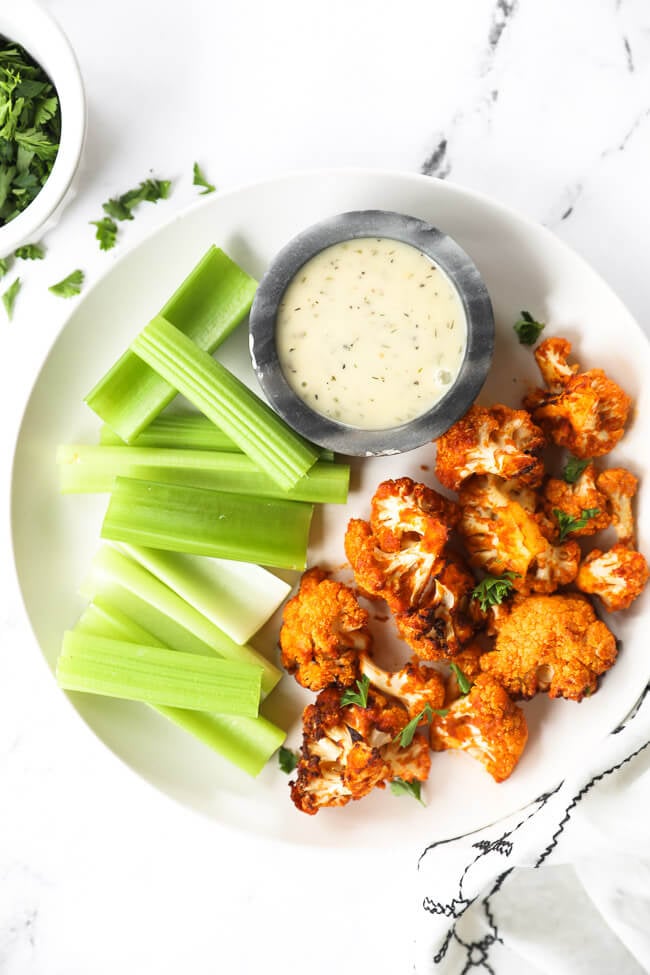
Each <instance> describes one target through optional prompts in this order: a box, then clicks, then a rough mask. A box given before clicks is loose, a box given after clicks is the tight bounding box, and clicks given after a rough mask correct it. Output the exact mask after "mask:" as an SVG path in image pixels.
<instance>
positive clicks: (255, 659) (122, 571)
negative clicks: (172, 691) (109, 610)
mask: <svg viewBox="0 0 650 975" xmlns="http://www.w3.org/2000/svg"><path fill="white" fill-rule="evenodd" d="M79 591H80V592H81V594H82V595H84V596H86V598H87V599H92V600H93V601H94V602H95V603H100V604H101V600H107V601H108V602H110V603H111V604H112V606H114V607H115V608H116V609H118V610H119V611H121V612H122V613H124V614H125V615H126V616H128V617H129V618H130V619H132V620H133V621H134V622H135V623H137V624H138V625H140V626H141V627H142V628H143V629H145V630H147V631H148V632H149V633H152V634H153V635H154V636H155V637H156V638H157V639H158V640H160V641H161V642H162V643H163V644H164V646H167V647H171V648H173V649H175V650H182V651H184V652H186V653H197V654H204V655H208V656H211V655H212V654H216V655H217V656H219V657H223V658H225V659H227V660H241V661H244V662H247V663H251V664H255V665H256V666H258V667H261V669H262V691H263V693H264V694H268V693H269V691H271V690H272V689H273V688H274V687H275V685H276V684H277V683H278V681H279V680H280V676H281V673H280V671H279V669H278V668H277V667H276V666H275V665H274V664H272V663H271V661H270V660H267V659H266V657H265V656H264V654H262V653H259V652H258V651H257V650H254V649H253V647H250V646H248V645H247V644H243V645H240V644H238V643H235V642H234V640H231V639H230V637H229V636H226V634H225V633H224V632H223V631H222V630H221V629H219V627H218V626H215V624H214V623H213V622H212V621H211V620H209V619H207V618H206V617H205V616H204V615H203V614H202V613H200V612H199V611H198V610H197V609H195V608H194V607H193V606H190V604H189V603H187V602H186V601H185V600H184V599H182V598H181V596H179V595H178V594H177V593H175V592H174V591H173V590H172V589H170V588H169V586H166V585H165V584H164V583H163V582H161V581H160V579H157V578H156V576H154V575H152V574H151V572H149V571H148V570H147V569H145V568H144V566H142V565H140V564H139V563H137V562H134V561H133V560H132V559H131V558H129V557H128V556H127V555H125V554H124V552H121V551H118V550H117V549H116V548H114V547H113V546H110V545H103V546H102V547H101V548H100V549H99V550H98V551H97V552H96V553H95V556H94V558H93V559H92V562H91V564H90V570H89V572H88V574H87V576H86V578H85V579H84V581H83V582H82V584H81V586H80V589H79Z"/></svg>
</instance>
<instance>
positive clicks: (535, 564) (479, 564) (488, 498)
mask: <svg viewBox="0 0 650 975" xmlns="http://www.w3.org/2000/svg"><path fill="white" fill-rule="evenodd" d="M536 505H537V498H536V496H535V494H534V492H533V491H530V490H528V489H525V488H524V489H522V488H521V487H520V486H519V485H518V484H516V482H513V481H503V480H501V478H498V477H494V476H492V475H487V476H485V477H473V478H472V479H471V480H469V481H467V482H466V483H465V484H463V486H462V487H461V489H460V506H461V517H460V522H459V531H460V533H461V535H462V536H463V540H464V542H465V546H466V548H467V551H468V552H469V554H470V561H471V563H472V565H474V566H475V567H476V568H479V569H483V570H484V571H485V572H487V573H489V574H490V575H495V576H500V575H503V573H504V572H512V573H514V576H515V578H514V579H513V587H514V588H515V589H516V590H518V591H520V592H528V591H531V590H532V591H533V592H545V593H549V592H554V591H555V590H556V589H557V588H558V586H561V585H566V584H567V583H569V582H572V581H573V579H575V577H576V574H577V572H578V564H579V561H580V549H579V547H578V545H577V543H576V542H573V541H565V542H563V543H561V544H558V545H553V544H552V543H551V542H550V541H549V540H548V538H547V537H546V535H547V534H549V529H548V525H547V523H546V522H545V520H544V519H543V518H542V517H541V516H540V515H538V514H536V513H535V508H536Z"/></svg>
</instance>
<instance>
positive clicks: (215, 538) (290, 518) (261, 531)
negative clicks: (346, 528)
mask: <svg viewBox="0 0 650 975" xmlns="http://www.w3.org/2000/svg"><path fill="white" fill-rule="evenodd" d="M311 516H312V506H311V505H309V504H305V503H304V502H302V501H285V500H282V499H279V498H254V497H251V496H250V495H247V494H225V493H224V492H222V491H208V490H205V489H203V488H190V487H180V486H177V485H173V484H159V483H157V482H156V481H136V480H134V479H133V478H128V477H117V478H116V479H115V486H114V488H113V492H112V494H111V498H110V501H109V503H108V509H107V511H106V515H105V517H104V522H103V524H102V529H101V536H102V538H107V539H112V540H113V541H116V542H129V543H130V544H132V545H144V546H148V547H150V548H162V549H165V550H167V551H171V552H187V553H191V554H194V555H213V556H216V557H217V558H221V559H235V560H236V561H238V562H256V563H257V564H258V565H267V566H276V567H278V568H281V569H304V568H305V565H306V563H307V543H308V540H309V525H310V521H311Z"/></svg>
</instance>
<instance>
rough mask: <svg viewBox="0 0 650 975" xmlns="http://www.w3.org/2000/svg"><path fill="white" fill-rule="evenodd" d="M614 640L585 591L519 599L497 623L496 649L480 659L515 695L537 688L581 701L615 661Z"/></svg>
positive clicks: (524, 695) (526, 694)
mask: <svg viewBox="0 0 650 975" xmlns="http://www.w3.org/2000/svg"><path fill="white" fill-rule="evenodd" d="M616 652H617V648H616V640H615V639H614V636H613V634H612V633H611V632H610V630H609V629H608V628H607V627H606V626H605V624H604V623H603V622H601V621H600V620H598V619H596V614H595V613H594V610H593V607H592V605H591V603H590V602H589V601H588V600H587V599H586V598H585V597H584V596H582V595H578V594H571V595H569V594H564V593H556V594H555V595H553V596H529V597H528V598H523V597H521V596H517V597H515V601H514V604H513V605H512V607H511V610H510V613H509V614H508V616H505V617H504V618H503V619H502V620H500V621H499V622H498V624H497V638H496V644H495V649H494V650H492V651H490V652H489V653H486V654H484V655H483V656H482V657H481V669H482V671H483V672H484V673H486V674H491V675H492V677H493V678H494V679H495V680H497V681H498V682H499V683H500V684H502V685H503V687H504V688H505V689H506V691H507V692H508V693H509V694H510V696H511V697H513V698H530V697H533V695H535V694H536V693H537V692H538V691H548V693H549V696H550V697H565V698H569V699H570V700H573V701H580V700H582V698H583V697H584V696H585V695H588V694H592V693H593V692H594V691H596V690H597V689H598V677H599V676H600V675H601V674H604V673H605V671H607V670H609V668H610V667H611V666H612V665H613V663H614V661H615V660H616Z"/></svg>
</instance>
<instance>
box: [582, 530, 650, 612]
mask: <svg viewBox="0 0 650 975" xmlns="http://www.w3.org/2000/svg"><path fill="white" fill-rule="evenodd" d="M648 574H649V572H648V563H647V562H646V560H645V558H644V557H643V555H641V553H640V552H635V551H634V550H633V549H630V548H628V547H627V546H626V545H623V544H621V543H620V542H617V544H616V545H614V546H612V548H610V550H609V551H608V552H601V551H600V549H597V548H596V549H594V550H593V551H592V552H590V553H589V555H588V556H587V557H586V559H585V560H584V562H583V563H582V565H581V566H580V571H579V572H578V578H577V580H576V583H577V586H578V589H580V590H581V591H582V592H588V593H591V594H593V595H594V596H598V597H599V598H600V599H601V600H602V602H603V605H604V607H605V609H607V610H608V611H609V612H610V613H614V612H616V611H617V610H619V609H627V608H628V606H630V605H631V604H632V603H633V602H634V600H635V599H636V598H637V596H640V595H641V593H642V592H643V589H644V587H645V584H646V583H647V581H648Z"/></svg>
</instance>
